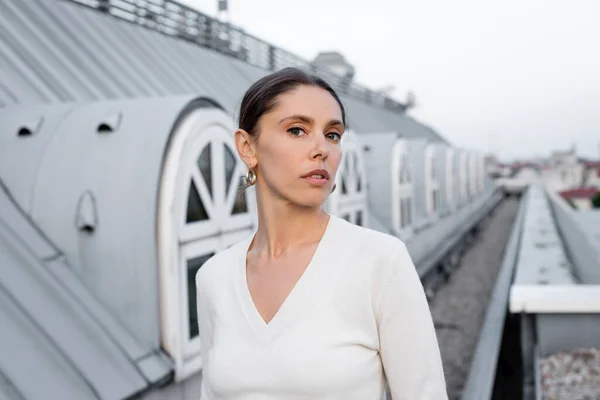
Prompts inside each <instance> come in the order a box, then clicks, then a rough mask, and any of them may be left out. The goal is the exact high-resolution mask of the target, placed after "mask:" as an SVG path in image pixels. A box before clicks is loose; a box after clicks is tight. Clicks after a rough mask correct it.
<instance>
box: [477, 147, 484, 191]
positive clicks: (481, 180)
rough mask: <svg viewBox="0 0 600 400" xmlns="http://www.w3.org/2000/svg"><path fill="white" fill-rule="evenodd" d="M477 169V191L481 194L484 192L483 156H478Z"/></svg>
mask: <svg viewBox="0 0 600 400" xmlns="http://www.w3.org/2000/svg"><path fill="white" fill-rule="evenodd" d="M477 161H478V164H479V165H478V167H477V172H478V174H479V175H478V178H479V179H478V189H479V193H483V192H484V191H485V157H484V156H483V154H479V156H478V158H477Z"/></svg>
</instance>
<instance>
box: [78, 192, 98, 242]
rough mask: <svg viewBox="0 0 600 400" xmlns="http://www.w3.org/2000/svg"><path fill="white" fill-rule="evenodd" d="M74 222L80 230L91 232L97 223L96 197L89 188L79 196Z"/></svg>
mask: <svg viewBox="0 0 600 400" xmlns="http://www.w3.org/2000/svg"><path fill="white" fill-rule="evenodd" d="M75 224H76V226H77V229H78V230H79V231H81V232H86V233H92V232H94V231H95V230H96V225H97V224H98V211H97V209H96V199H95V198H94V195H93V194H92V192H90V191H89V190H87V191H85V192H83V194H82V195H81V196H80V197H79V202H78V204H77V212H76V214H75Z"/></svg>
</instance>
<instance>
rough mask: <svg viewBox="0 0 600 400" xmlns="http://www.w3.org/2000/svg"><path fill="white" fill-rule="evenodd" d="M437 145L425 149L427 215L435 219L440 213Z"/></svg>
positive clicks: (430, 145)
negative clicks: (436, 158) (436, 157)
mask: <svg viewBox="0 0 600 400" xmlns="http://www.w3.org/2000/svg"><path fill="white" fill-rule="evenodd" d="M435 156H436V148H435V144H429V145H427V147H426V148H425V193H426V194H427V196H426V207H427V215H428V216H429V217H433V216H435V215H437V214H438V213H439V211H440V171H439V170H438V166H437V164H436V162H435V161H436V160H435Z"/></svg>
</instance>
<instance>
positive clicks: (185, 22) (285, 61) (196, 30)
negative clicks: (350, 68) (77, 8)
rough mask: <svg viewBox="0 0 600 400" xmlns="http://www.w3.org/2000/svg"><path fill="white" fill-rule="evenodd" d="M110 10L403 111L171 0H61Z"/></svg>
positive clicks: (397, 104)
mask: <svg viewBox="0 0 600 400" xmlns="http://www.w3.org/2000/svg"><path fill="white" fill-rule="evenodd" d="M63 1H70V2H72V3H77V4H80V5H83V6H87V7H90V8H93V9H95V10H98V11H100V12H103V13H106V14H110V15H112V16H114V17H116V18H119V19H122V20H125V21H129V22H131V23H134V24H137V25H140V26H144V27H146V28H149V29H152V30H155V31H157V32H160V33H162V34H165V35H168V36H171V37H176V38H179V39H182V40H187V41H189V42H191V43H194V44H196V45H199V46H203V47H206V48H210V49H213V50H216V51H218V52H220V53H223V54H226V55H228V56H231V57H234V58H237V59H239V60H242V61H245V62H247V63H249V64H251V65H254V66H257V67H259V68H262V69H265V70H269V71H276V70H279V69H281V68H285V67H296V68H299V69H302V70H304V71H307V72H310V73H313V74H315V75H318V76H320V77H321V78H323V79H325V80H326V81H327V82H328V83H329V84H330V85H331V86H332V87H334V89H335V90H336V91H338V92H340V93H345V94H348V95H350V96H353V97H356V98H359V99H361V100H363V101H366V102H367V103H369V104H374V105H377V106H381V107H384V108H386V109H389V110H393V111H399V112H404V111H405V110H406V108H407V107H406V105H405V104H402V103H400V102H398V101H396V100H393V99H391V98H389V97H387V96H385V95H383V94H381V93H379V92H377V91H373V90H371V89H369V88H367V87H365V86H363V85H360V84H358V83H356V82H353V81H351V80H350V79H348V78H346V77H343V76H339V75H336V74H333V73H331V72H329V71H326V70H323V69H319V68H316V67H315V66H314V65H313V64H312V63H311V62H310V61H307V60H305V59H303V58H301V57H299V56H297V55H295V54H292V53H290V52H288V51H285V50H283V49H280V48H278V47H276V46H273V45H271V44H269V43H267V42H265V41H263V40H261V39H258V38H256V37H254V36H252V35H250V34H248V33H246V32H245V31H244V30H243V29H241V28H238V27H236V26H233V25H231V24H228V23H226V22H223V21H219V20H217V19H216V18H213V17H209V16H208V15H205V14H203V13H201V12H199V11H197V10H194V9H192V8H190V7H187V6H185V5H183V4H180V3H178V2H176V1H173V0H63Z"/></svg>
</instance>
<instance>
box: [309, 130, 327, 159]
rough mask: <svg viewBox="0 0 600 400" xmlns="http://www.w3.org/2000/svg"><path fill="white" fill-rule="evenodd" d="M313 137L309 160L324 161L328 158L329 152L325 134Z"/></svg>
mask: <svg viewBox="0 0 600 400" xmlns="http://www.w3.org/2000/svg"><path fill="white" fill-rule="evenodd" d="M314 137H315V139H314V141H313V146H312V148H311V150H310V158H311V159H313V160H314V159H318V158H321V159H326V158H327V156H329V152H330V150H329V146H328V144H329V143H328V142H327V138H325V133H320V134H317V135H314Z"/></svg>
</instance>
